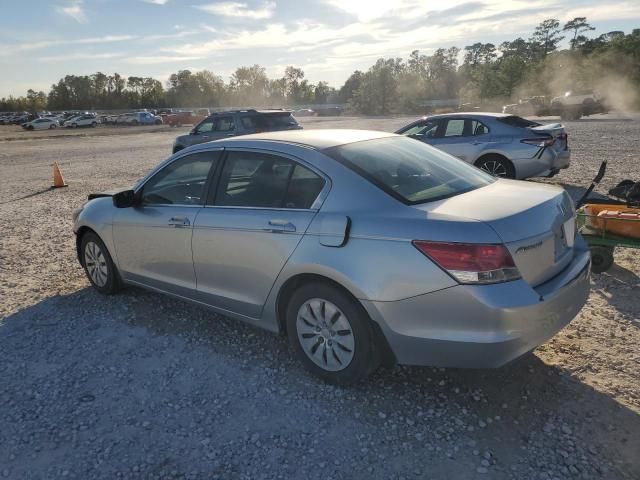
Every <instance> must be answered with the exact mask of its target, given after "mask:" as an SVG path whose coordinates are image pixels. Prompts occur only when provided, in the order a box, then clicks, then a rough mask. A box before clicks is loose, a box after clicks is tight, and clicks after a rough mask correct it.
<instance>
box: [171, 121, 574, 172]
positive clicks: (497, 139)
mask: <svg viewBox="0 0 640 480" xmlns="http://www.w3.org/2000/svg"><path fill="white" fill-rule="evenodd" d="M301 128H302V127H300V125H299V124H298V122H297V121H296V119H295V112H289V111H286V110H230V111H227V112H217V113H214V114H212V115H209V116H208V117H207V118H206V119H204V120H202V121H201V122H200V123H198V124H197V125H196V126H195V127H194V128H193V129H192V130H191V131H190V132H189V133H188V134H186V135H181V136H179V137H177V138H176V140H175V142H174V144H173V153H176V152H178V151H180V150H182V149H184V148H187V147H190V146H192V145H196V144H199V143H204V142H210V141H213V140H219V139H222V138H227V137H234V136H239V135H247V134H251V133H259V132H265V131H278V130H298V129H301ZM396 133H398V134H402V135H406V136H408V137H411V138H413V139H416V140H419V141H421V142H423V143H426V144H429V145H432V146H434V147H436V148H438V149H440V150H442V151H444V152H446V153H449V154H451V155H453V156H454V157H457V158H459V159H461V160H464V161H465V162H467V163H470V164H472V165H475V166H476V167H478V168H480V169H482V170H485V171H486V172H487V173H489V174H491V175H493V176H496V177H503V178H515V179H524V178H529V177H540V176H543V177H551V176H554V175H556V174H558V173H559V172H560V170H562V169H565V168H568V167H569V163H570V158H571V150H570V148H569V141H568V136H567V133H566V131H565V128H564V126H563V125H561V124H559V123H553V124H550V125H541V124H540V123H536V122H532V121H529V120H526V119H524V118H521V117H518V116H515V115H507V114H500V113H480V112H467V113H452V114H443V115H432V116H427V117H422V118H420V119H418V120H416V121H415V122H412V123H410V124H408V125H406V126H404V127H402V128H400V129H399V130H397V131H396Z"/></svg>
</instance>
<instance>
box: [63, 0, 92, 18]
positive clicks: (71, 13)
mask: <svg viewBox="0 0 640 480" xmlns="http://www.w3.org/2000/svg"><path fill="white" fill-rule="evenodd" d="M58 12H59V13H61V14H63V15H66V16H68V17H71V18H73V19H74V20H75V21H76V22H78V23H87V21H88V18H87V15H86V14H85V13H84V10H83V8H82V0H72V1H71V3H69V4H68V5H67V6H66V7H58Z"/></svg>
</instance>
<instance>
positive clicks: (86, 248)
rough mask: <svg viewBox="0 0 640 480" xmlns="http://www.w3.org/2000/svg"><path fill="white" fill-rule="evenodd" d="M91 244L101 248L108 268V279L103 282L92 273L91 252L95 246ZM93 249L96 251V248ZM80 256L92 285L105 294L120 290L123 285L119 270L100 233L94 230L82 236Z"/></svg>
mask: <svg viewBox="0 0 640 480" xmlns="http://www.w3.org/2000/svg"><path fill="white" fill-rule="evenodd" d="M90 244H92V245H94V246H95V247H96V248H98V249H99V251H100V253H101V254H102V258H103V259H104V267H105V268H106V280H104V283H103V284H101V282H97V281H96V280H94V277H95V275H92V273H91V269H92V267H91V264H92V263H93V259H92V258H91V255H90V253H89V252H90V251H92V250H93V248H94V247H91V246H90ZM93 251H94V252H95V250H93ZM80 258H81V259H82V267H83V268H84V272H85V274H86V275H87V278H88V279H89V282H91V285H93V288H95V289H96V290H97V291H98V292H100V293H102V294H105V295H111V294H113V293H116V292H117V291H118V290H120V288H121V286H122V282H121V280H120V275H119V274H118V270H117V269H116V266H115V264H114V263H113V260H112V259H111V255H110V254H109V250H107V247H105V245H104V243H103V242H102V240H101V239H100V237H98V235H96V234H95V233H93V232H87V233H85V234H84V235H83V236H82V240H81V241H80ZM100 278H102V277H100Z"/></svg>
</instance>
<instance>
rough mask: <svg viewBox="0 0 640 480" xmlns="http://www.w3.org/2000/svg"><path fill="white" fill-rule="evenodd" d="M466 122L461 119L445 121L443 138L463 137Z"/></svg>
mask: <svg viewBox="0 0 640 480" xmlns="http://www.w3.org/2000/svg"><path fill="white" fill-rule="evenodd" d="M465 122H466V120H464V119H462V118H453V119H449V120H447V126H446V128H445V130H444V137H463V136H465V134H466V133H467V132H466V131H465Z"/></svg>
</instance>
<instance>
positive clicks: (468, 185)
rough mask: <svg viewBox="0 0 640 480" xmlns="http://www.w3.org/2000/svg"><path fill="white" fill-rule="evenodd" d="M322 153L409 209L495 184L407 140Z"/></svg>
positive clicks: (389, 139)
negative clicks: (411, 206) (407, 205)
mask: <svg viewBox="0 0 640 480" xmlns="http://www.w3.org/2000/svg"><path fill="white" fill-rule="evenodd" d="M325 153H326V154H327V155H328V156H330V157H331V158H334V159H335V160H337V161H339V162H341V163H342V164H344V165H346V166H347V167H348V168H350V169H352V170H353V171H355V172H356V173H358V174H360V175H361V176H362V177H364V178H365V179H367V180H369V181H370V182H372V183H373V184H374V185H376V186H378V187H379V188H380V189H382V190H384V191H385V192H387V193H388V194H389V195H391V196H393V197H394V198H396V199H398V200H400V201H401V202H403V203H406V204H409V205H414V204H417V203H424V202H432V201H435V200H441V199H443V198H449V197H453V196H455V195H459V194H461V193H465V192H469V191H471V190H475V189H477V188H480V187H484V186H486V185H489V184H490V183H493V182H494V181H495V178H494V177H492V176H491V175H489V174H487V173H485V172H483V171H481V170H479V169H477V168H475V167H472V166H471V165H469V164H467V163H465V162H463V161H462V160H458V159H457V158H455V157H452V156H451V155H448V154H446V153H444V152H441V151H440V150H437V149H435V148H433V147H430V146H428V145H425V144H424V143H422V142H420V141H417V140H414V139H411V138H408V137H386V138H377V139H374V140H366V141H362V142H355V143H349V144H346V145H340V146H337V147H332V148H329V149H327V150H325Z"/></svg>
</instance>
